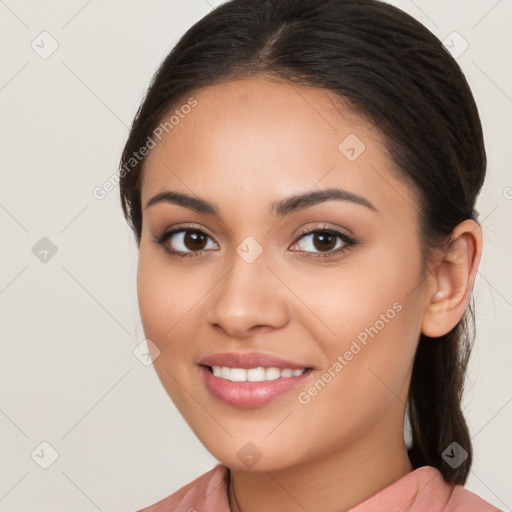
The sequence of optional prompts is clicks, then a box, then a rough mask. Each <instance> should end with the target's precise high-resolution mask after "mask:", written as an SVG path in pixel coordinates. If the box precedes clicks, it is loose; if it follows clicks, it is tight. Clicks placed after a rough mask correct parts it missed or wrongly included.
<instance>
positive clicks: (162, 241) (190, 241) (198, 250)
mask: <svg viewBox="0 0 512 512" xmlns="http://www.w3.org/2000/svg"><path fill="white" fill-rule="evenodd" d="M153 239H154V241H155V242H156V243H157V244H159V245H163V246H164V248H165V250H166V251H167V252H168V253H169V254H171V255H172V256H177V255H179V256H181V257H184V256H199V255H200V254H202V253H203V252H204V251H205V250H206V249H210V248H212V247H211V246H210V247H208V241H209V240H211V237H210V236H209V235H207V234H206V233H205V232H204V231H201V230H199V229H186V228H181V229H174V230H172V231H168V232H165V233H163V234H162V235H160V236H155V237H154V238H153ZM216 248H218V246H217V244H215V243H214V245H213V249H216Z"/></svg>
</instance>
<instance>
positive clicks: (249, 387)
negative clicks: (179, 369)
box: [200, 365, 312, 408]
mask: <svg viewBox="0 0 512 512" xmlns="http://www.w3.org/2000/svg"><path fill="white" fill-rule="evenodd" d="M200 369H201V372H202V374H203V377H204V381H205V384H206V387H207V388H208V389H209V390H210V392H211V393H212V394H213V395H214V396H216V397H217V398H218V399H219V400H222V401H223V402H224V403H226V404H228V405H232V406H234V407H244V408H251V407H258V406H260V405H264V404H267V403H269V402H271V401H272V400H275V399H276V398H279V397H281V396H283V395H285V394H286V393H289V392H290V391H293V390H294V389H296V388H298V387H299V386H300V385H301V384H302V383H303V382H304V380H305V379H307V378H308V377H309V376H310V375H311V373H312V370H306V371H305V372H304V373H302V374H301V375H297V376H295V377H280V378H279V379H275V380H265V381H262V382H248V381H246V382H233V381H230V380H227V379H223V378H221V377H216V376H215V375H213V373H211V372H210V371H209V370H208V368H207V367H206V366H202V365H201V366H200Z"/></svg>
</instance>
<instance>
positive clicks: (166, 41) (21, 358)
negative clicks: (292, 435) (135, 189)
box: [0, 0, 512, 512]
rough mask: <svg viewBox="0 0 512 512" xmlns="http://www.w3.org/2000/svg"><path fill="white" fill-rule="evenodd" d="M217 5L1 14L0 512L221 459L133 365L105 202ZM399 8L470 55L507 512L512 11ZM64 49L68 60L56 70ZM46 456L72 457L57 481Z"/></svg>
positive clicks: (40, 5)
mask: <svg viewBox="0 0 512 512" xmlns="http://www.w3.org/2000/svg"><path fill="white" fill-rule="evenodd" d="M219 3H220V1H218V2H214V1H213V0H187V1H178V0H165V1H163V0H158V1H157V0H152V1H147V2H143V1H142V0H139V1H135V0H130V1H126V0H124V1H120V0H117V1H114V0H107V1H100V0H92V1H91V0H90V1H85V0H73V1H69V0H68V1H64V0H59V1H58V0H52V1H45V2H38V1H35V0H34V1H31V2H30V1H21V0H0V38H1V45H0V52H1V55H0V62H1V69H0V112H1V114H0V130H1V132H0V140H1V157H2V158H1V164H0V165H1V183H0V222H1V231H2V239H1V242H0V247H1V261H2V265H1V268H0V308H1V309H0V311H1V343H2V345H1V347H2V355H1V357H0V371H1V378H2V385H1V386H0V436H1V443H0V460H1V463H0V468H1V469H0V510H1V511H7V510H8V511H11V512H20V511H52V512H59V511H62V512H64V511H66V512H69V511H77V512H86V511H95V510H101V511H122V510H135V509H137V508H140V507H142V506H147V505H149V504H152V503H154V502H155V501H157V500H159V499H161V498H163V497H164V496H167V495H168V494H170V493H171V492H173V491H175V490H177V489H178V488H179V487H181V486H183V485H184V484H186V483H188V482H189V481H191V480H192V479H194V478H196V477H197V476H199V475H200V474H202V473H204V472H205V471H207V470H209V469H210V468H212V467H213V466H214V465H215V464H216V463H217V461H216V460H215V459H214V458H213V457H212V456H211V455H210V454H209V453H208V452H206V450H205V448H204V447H203V446H202V445H201V444H200V443H199V441H198V440H197V439H196V438H195V437H194V435H193V434H192V433H191V431H190V430H189V428H188V427H187V425H186V424H185V422H184V420H183V419H182V418H181V416H180V415H179V413H177V411H176V409H175V408H174V406H173V404H172V403H171V401H170V399H169V398H168V397H167V395H166V393H165V392H164V390H163V388H162V386H161V385H160V382H159V380H158V378H157V377H156V374H155V373H154V370H153V368H152V367H151V366H144V365H143V364H142V363H141V362H140V361H139V360H138V359H137V358H136V357H135V356H134V354H133V350H134V349H135V348H136V347H137V346H138V345H139V344H140V343H141V342H142V341H143V339H144V334H143V330H142V327H141V323H140V319H139V315H138V309H137V298H136V286H135V285H136V282H135V278H136V264H137V250H136V245H135V242H134V240H133V237H132V234H131V232H130V231H129V230H128V227H127V225H126V224H125V221H124V219H123V217H122V214H121V208H120V204H119V198H118V190H117V188H116V189H115V190H113V191H112V192H111V193H110V194H108V196H107V197H106V198H105V199H104V200H102V201H99V200H97V199H95V198H94V197H93V195H92V190H93V188H94V187H96V186H98V185H101V184H103V183H104V182H105V181H106V180H107V179H108V178H109V177H110V176H111V175H112V174H113V173H115V171H116V169H117V165H118V162H119V157H120V153H121V150H122V147H123V143H124V141H125V139H126V136H127V129H128V126H129V124H130V122H131V120H132V117H133V115H134V114H135V111H136V109H137V107H138V105H139V103H140V101H141V99H142V95H143V92H144V91H145V88H146V87H147V85H148V83H149V80H150V77H151V75H152V73H153V72H154V71H155V69H156V68H157V66H158V64H159V63H160V62H161V60H162V59H163V58H164V56H165V55H166V54H167V53H168V52H169V51H170V49H171V48H172V46H173V45H174V44H175V43H176V42H177V40H178V38H179V37H180V36H181V35H182V34H183V33H184V32H185V31H186V29H187V28H188V27H190V26H191V25H192V24H193V23H194V22H195V21H197V20H198V19H199V18H201V17H202V16H204V15H205V14H206V13H207V12H209V10H210V9H211V8H212V7H214V6H215V5H218V4H219ZM392 3H394V4H395V5H397V6H399V7H401V8H402V9H404V10H406V11H407V12H409V13H410V14H412V15H413V16H414V17H416V18H417V19H419V20H420V21H421V22H423V23H424V24H425V25H426V26H427V27H428V28H429V29H430V30H432V31H433V32H434V33H435V34H436V35H437V36H438V37H439V38H440V39H442V40H444V39H445V38H446V37H449V36H450V35H451V36H450V37H451V38H452V39H448V41H452V46H454V51H458V52H460V51H461V50H463V49H464V41H463V40H462V39H461V38H459V37H458V36H456V35H455V36H453V34H452V33H453V32H454V31H456V32H458V33H459V34H460V36H461V37H462V38H463V39H464V40H465V41H467V43H468V44H469V47H468V48H467V49H466V51H464V52H463V53H462V54H461V55H460V56H459V57H458V61H459V62H460V65H461V66H462V68H463V70H464V72H465V73H466V76H467V78H468V81H469V82H470V85H471V87H472V89H473V92H474V95H475V97H476V100H477V103H478V105H479V109H480V113H481V117H482V121H483V124H484V129H485V138H486V145H487V152H488V156H489V168H488V178H487V182H486V184H485V187H484V190H483V192H482V194H481V197H480V200H479V203H478V206H479V210H480V212H481V221H482V223H483V230H484V241H485V247H484V257H483V261H482V263H481V266H480V271H479V274H478V278H477V281H476V286H475V291H476V297H477V328H478V335H477V341H476V345H475V350H474V357H473V359H472V365H471V372H470V375H469V380H468V389H467V395H466V400H465V411H466V413H467V417H468V420H469V424H470V427H471V432H472V434H473V440H474V448H475V462H474V466H473V471H472V473H471V477H470V478H469V481H468V484H467V487H468V488H469V489H471V490H473V491H474V492H476V493H478V494H480V495H481V496H482V497H484V498H485V499H487V500H489V501H491V502H492V503H494V504H495V505H497V506H499V507H500V508H502V509H503V510H511V507H512V486H510V475H511V473H512V463H511V458H512V437H511V436H510V431H511V427H512V403H511V402H512V386H511V381H512V378H511V368H512V348H511V344H510V343H509V340H510V330H511V327H512V325H511V324H512V322H511V312H512V309H511V308H512V278H511V272H510V253H511V249H512V228H511V223H510V219H511V208H512V188H510V187H512V175H511V172H510V162H511V146H512V144H511V141H510V134H511V132H512V126H511V125H512V123H511V113H512V76H511V75H512V73H511V65H510V57H511V55H510V54H511V51H510V48H511V30H510V26H511V21H512V16H511V15H512V2H511V1H510V0H501V1H497V0H478V1H476V0H474V1H465V0H450V1H446V0H443V1H426V0H421V1H420V0H415V1H414V2H413V1H411V0H403V1H394V2H392ZM43 31H47V32H48V33H49V34H51V37H49V36H40V34H41V32H43ZM453 37H455V39H453ZM42 38H43V39H42ZM44 38H45V39H44ZM52 38H53V39H54V40H55V41H56V42H57V43H58V48H57V50H56V51H55V52H54V53H53V54H52V55H50V56H47V58H42V57H41V56H40V55H41V53H44V52H45V51H46V52H47V51H49V50H50V49H51V44H52ZM33 41H34V43H33ZM31 44H33V45H34V46H35V47H36V48H38V51H39V53H36V51H34V49H33V48H32V47H31ZM43 237H47V238H48V239H49V240H51V242H52V243H53V244H54V245H55V246H56V248H57V253H56V254H55V255H53V256H51V253H48V255H47V256H46V258H47V261H46V262H43V261H41V260H40V258H41V257H44V253H40V254H39V255H38V256H39V257H36V255H35V254H34V253H33V247H34V246H35V245H36V244H37V243H38V242H39V241H40V239H41V238H43ZM40 243H47V242H40ZM36 248H38V250H42V249H41V247H39V246H36ZM35 252H37V251H35ZM42 442H47V443H49V444H50V445H51V446H52V447H53V449H54V450H56V452H57V453H58V458H57V459H56V460H55V462H54V463H53V464H52V465H51V466H50V467H48V469H43V468H42V467H40V465H45V464H48V463H49V462H51V455H52V449H51V448H49V447H48V446H47V445H41V443H42ZM31 454H32V455H31Z"/></svg>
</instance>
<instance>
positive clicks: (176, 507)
mask: <svg viewBox="0 0 512 512" xmlns="http://www.w3.org/2000/svg"><path fill="white" fill-rule="evenodd" d="M227 484H228V471H227V467H226V466H224V465H223V464H218V465H217V466H215V467H214V468H213V469H211V470H210V471H208V472H206V473H204V474H203V475H201V476H199V477H198V478H196V479H195V480H193V481H192V482H190V483H188V484H187V485H185V486H184V487H182V488H181V489H179V490H177V491H176V492H175V493H173V494H171V495H170V496H168V497H167V498H164V499H163V500H161V501H159V502H158V503H155V504H154V505H151V506H150V507H147V508H144V509H142V510H139V511H138V512H230V508H229V502H228V494H227ZM382 511H385V512H395V511H396V512H500V509H498V508H496V507H494V506H493V505H491V504H490V503H488V502H486V501H484V500H483V499H482V498H480V497H479V496H477V495H476V494H474V493H472V492H471V491H469V490H467V489H466V488H464V487H463V486H461V485H456V486H452V485H449V484H447V483H446V482H445V481H444V480H443V477H442V475H441V473H440V471H439V470H437V469H436V468H434V467H432V466H423V467H420V468H418V469H416V470H414V471H412V472H411V473H409V474H407V475H405V476H404V477H403V478H401V479H400V480H397V481H396V482H394V483H393V484H391V485H390V486H388V487H386V488H385V489H383V490H382V491H380V492H378V493H377V494H375V495H374V496H372V497H370V498H368V499H367V500H365V501H363V502H362V503H360V504H359V505H357V506H355V507H353V508H352V509H350V511H349V512H382Z"/></svg>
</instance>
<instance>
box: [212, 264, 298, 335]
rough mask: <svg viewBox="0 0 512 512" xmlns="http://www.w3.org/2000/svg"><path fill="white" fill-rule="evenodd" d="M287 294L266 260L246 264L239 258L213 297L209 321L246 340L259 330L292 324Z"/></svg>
mask: <svg viewBox="0 0 512 512" xmlns="http://www.w3.org/2000/svg"><path fill="white" fill-rule="evenodd" d="M288 293H289V292H288ZM286 294H287V292H286V288H285V286H284V285H283V283H282V282H281V281H280V280H279V279H278V278H277V277H276V276H275V271H274V272H272V271H271V270H269V269H268V268H267V266H266V260H265V259H264V258H262V257H260V258H258V259H257V260H256V261H254V262H252V263H247V262H246V261H244V260H243V259H242V258H240V257H238V256H237V257H236V258H234V260H233V266H232V267H231V269H230V270H229V271H228V272H227V274H226V275H225V277H224V278H223V279H221V280H220V282H219V283H218V284H217V286H216V287H215V293H212V294H211V296H210V305H209V308H208V310H207V314H206V319H207V321H208V322H209V324H210V325H212V326H214V327H217V328H221V329H223V330H224V331H225V332H226V334H228V335H229V336H232V337H236V338H246V337H248V336H251V335H252V334H254V331H256V330H260V329H276V328H281V327H284V326H285V325H286V324H287V323H288V321H289V314H288V307H287V299H286Z"/></svg>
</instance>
